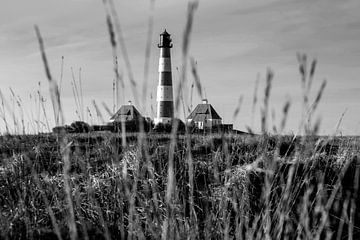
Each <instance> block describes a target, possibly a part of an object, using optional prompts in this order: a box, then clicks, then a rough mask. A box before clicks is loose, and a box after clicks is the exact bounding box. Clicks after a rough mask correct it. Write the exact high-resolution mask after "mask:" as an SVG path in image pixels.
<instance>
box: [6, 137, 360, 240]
mask: <svg viewBox="0 0 360 240" xmlns="http://www.w3.org/2000/svg"><path fill="white" fill-rule="evenodd" d="M64 138H65V139H66V141H67V146H66V149H62V148H61V144H60V142H59V141H58V140H59V139H58V136H56V135H52V134H45V135H29V136H3V137H1V139H0V141H1V144H0V146H1V148H0V156H1V163H0V166H1V168H0V188H1V189H0V206H1V207H0V228H1V229H2V231H1V238H3V239H50V238H58V239H70V238H72V239H76V238H78V237H79V238H81V239H124V238H129V239H133V238H136V239H137V238H140V239H160V238H163V239H173V238H176V239H185V238H186V239H187V238H189V239H205V238H208V239H223V238H224V239H233V238H235V239H358V238H359V237H360V211H359V207H360V206H359V205H360V195H359V191H358V186H359V180H360V178H359V175H360V159H359V157H358V156H359V154H360V142H359V139H358V138H348V137H344V138H334V139H328V138H321V137H307V138H295V139H294V138H293V137H291V136H283V137H279V136H276V137H270V136H231V135H223V136H221V135H217V136H215V135H214V136H209V135H208V136H203V135H197V136H177V137H176V139H175V140H176V141H174V139H172V136H171V135H148V136H141V137H139V138H137V136H135V135H133V136H128V137H127V139H126V145H125V144H123V142H122V140H123V138H122V137H121V136H119V135H116V134H112V133H98V134H72V135H66V136H64ZM139 141H142V144H141V145H140V144H139ZM61 151H63V152H61ZM64 151H65V152H64ZM172 152H173V154H172ZM64 156H65V158H64ZM67 164H69V166H66V165H67ZM170 164H171V165H172V166H169V165H170Z"/></svg>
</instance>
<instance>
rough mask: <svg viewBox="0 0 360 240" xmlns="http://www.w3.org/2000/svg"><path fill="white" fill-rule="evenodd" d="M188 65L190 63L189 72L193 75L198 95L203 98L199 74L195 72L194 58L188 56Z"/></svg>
mask: <svg viewBox="0 0 360 240" xmlns="http://www.w3.org/2000/svg"><path fill="white" fill-rule="evenodd" d="M190 65H191V73H192V75H193V77H194V81H195V85H196V89H197V91H198V94H199V96H200V97H201V98H202V99H203V94H202V86H201V82H200V77H199V74H198V72H197V62H196V61H195V60H194V58H190Z"/></svg>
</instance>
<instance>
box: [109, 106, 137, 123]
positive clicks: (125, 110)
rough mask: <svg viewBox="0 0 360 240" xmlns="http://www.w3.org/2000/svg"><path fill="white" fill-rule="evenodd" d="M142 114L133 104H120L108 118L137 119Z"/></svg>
mask: <svg viewBox="0 0 360 240" xmlns="http://www.w3.org/2000/svg"><path fill="white" fill-rule="evenodd" d="M141 117H142V116H141V114H140V113H139V111H138V110H137V109H136V108H135V107H134V105H122V106H121V107H120V109H119V110H118V111H117V112H116V113H115V114H114V115H113V116H112V117H111V118H110V120H116V121H131V120H138V119H140V118H141Z"/></svg>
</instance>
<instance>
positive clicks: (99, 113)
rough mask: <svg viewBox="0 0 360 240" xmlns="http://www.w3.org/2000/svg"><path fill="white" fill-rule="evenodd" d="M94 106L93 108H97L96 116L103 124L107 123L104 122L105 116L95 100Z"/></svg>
mask: <svg viewBox="0 0 360 240" xmlns="http://www.w3.org/2000/svg"><path fill="white" fill-rule="evenodd" d="M92 104H93V106H94V108H95V111H96V115H97V117H98V119H100V120H101V123H105V120H104V118H103V116H102V113H101V111H100V109H99V107H98V105H97V104H96V102H95V100H93V101H92Z"/></svg>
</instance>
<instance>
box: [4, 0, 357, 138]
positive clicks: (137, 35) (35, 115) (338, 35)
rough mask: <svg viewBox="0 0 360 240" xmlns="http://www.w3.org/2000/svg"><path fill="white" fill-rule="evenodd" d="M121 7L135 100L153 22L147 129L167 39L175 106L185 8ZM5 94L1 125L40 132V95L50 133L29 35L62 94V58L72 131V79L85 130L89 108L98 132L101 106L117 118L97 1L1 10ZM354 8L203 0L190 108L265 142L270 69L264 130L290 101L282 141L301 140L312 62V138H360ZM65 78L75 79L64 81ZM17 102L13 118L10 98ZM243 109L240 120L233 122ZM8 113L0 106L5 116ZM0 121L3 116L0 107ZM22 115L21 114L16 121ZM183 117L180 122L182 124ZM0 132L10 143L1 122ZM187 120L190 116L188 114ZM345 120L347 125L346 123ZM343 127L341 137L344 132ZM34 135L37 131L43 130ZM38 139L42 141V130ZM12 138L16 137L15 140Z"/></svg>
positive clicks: (132, 3)
mask: <svg viewBox="0 0 360 240" xmlns="http://www.w3.org/2000/svg"><path fill="white" fill-rule="evenodd" d="M154 3H155V4H154V10H153V11H151V10H150V9H151V8H150V1H140V0H123V1H116V10H117V12H118V16H119V20H120V24H121V27H122V31H123V34H124V40H125V44H126V47H127V52H128V54H129V59H130V62H131V66H132V70H133V72H134V77H135V80H136V82H137V86H138V91H139V92H141V91H142V84H143V78H144V62H145V48H146V42H147V31H148V21H149V16H151V15H152V14H153V17H154V27H153V34H152V38H151V55H150V59H149V77H148V87H147V94H146V96H145V100H146V102H145V103H142V102H141V103H139V104H138V105H141V106H136V107H137V108H138V109H140V110H141V111H142V113H143V114H144V115H146V116H150V117H154V116H155V114H154V109H156V102H155V99H156V86H157V84H158V72H157V70H158V58H159V49H158V48H157V43H158V40H159V34H160V33H161V32H162V31H163V30H164V29H165V28H166V29H167V31H168V32H169V33H170V34H171V35H172V39H173V44H174V47H173V48H172V52H171V54H172V71H173V84H174V95H175V96H177V94H178V92H179V91H177V87H176V86H177V85H178V82H179V75H180V73H179V71H180V70H179V69H181V64H182V61H181V59H182V50H181V46H182V37H183V32H184V29H185V24H186V12H187V6H188V3H189V2H188V1H176V0H172V1H171V0H155V1H154ZM0 6H1V7H0V90H1V92H2V95H3V96H4V99H5V101H6V102H7V103H6V104H7V105H8V106H9V108H11V109H13V111H12V113H11V111H9V110H7V112H6V114H5V117H6V120H7V122H12V121H13V119H12V114H14V115H16V116H17V117H16V118H18V119H21V116H22V114H23V115H24V118H25V120H26V121H27V122H29V123H26V124H25V125H26V129H27V131H29V132H31V131H36V130H38V129H39V127H38V126H37V125H36V124H34V122H36V121H37V120H40V121H39V122H44V124H43V125H41V126H42V127H40V128H41V129H43V128H45V125H46V124H45V122H46V121H45V115H44V113H43V111H42V108H41V107H40V106H39V104H38V102H37V100H36V97H35V96H36V94H37V91H38V90H39V83H40V92H41V94H42V95H43V96H44V99H45V103H44V108H45V109H46V119H48V121H49V125H50V127H53V126H54V120H53V112H52V108H51V101H50V98H49V94H48V92H49V86H48V82H47V79H46V75H45V72H44V66H43V63H42V60H41V57H40V53H39V46H38V42H37V39H36V35H35V31H34V25H35V24H36V25H37V26H38V27H39V28H40V31H41V34H42V36H43V38H44V44H45V50H46V54H47V56H48V60H49V64H50V70H51V73H52V75H53V76H54V78H55V79H56V80H57V81H58V83H60V78H61V77H60V76H61V65H62V64H61V63H62V60H61V59H62V57H64V64H63V78H62V82H61V100H62V105H63V109H64V115H65V122H66V123H67V124H69V123H71V122H72V121H75V120H78V116H77V114H76V109H77V107H76V103H75V97H74V94H73V90H72V85H71V82H72V79H73V78H72V71H73V72H74V75H75V78H76V79H78V75H79V69H80V68H81V79H82V93H83V94H82V95H83V99H84V100H83V101H84V106H85V107H84V108H86V106H88V107H89V109H90V113H91V114H92V115H91V117H90V115H89V114H86V111H85V114H84V115H85V117H84V120H86V121H88V122H90V123H94V124H95V123H100V122H99V121H100V119H98V118H97V117H96V114H95V110H94V107H93V105H92V101H93V100H94V101H96V103H97V104H98V106H99V108H100V110H101V112H102V114H103V118H104V119H105V121H107V120H108V119H109V116H108V114H107V112H106V111H105V109H104V108H103V107H102V103H103V102H104V103H106V105H108V106H109V108H110V109H111V111H113V102H114V101H113V88H112V84H113V79H114V72H113V60H112V49H111V44H110V41H109V34H108V30H107V25H106V15H105V10H104V6H103V3H102V1H101V0H64V1H55V0H32V1H26V0H0ZM359 12H360V2H359V1H358V0H343V1H338V0H327V1H325V0H311V1H310V0H257V1H252V0H224V1H218V0H206V1H205V0H202V1H201V0H200V1H199V6H198V8H197V10H196V12H195V16H194V22H193V27H192V32H191V42H190V49H189V57H192V58H194V59H195V60H196V62H197V71H198V74H199V76H200V80H201V84H202V86H203V90H204V91H203V92H204V93H205V94H204V96H199V95H198V93H197V91H194V92H193V95H194V96H193V100H192V101H193V102H192V105H193V107H195V106H196V104H198V103H200V102H201V98H203V97H206V98H207V99H208V101H209V103H211V104H212V105H213V106H214V108H215V109H216V111H217V112H218V113H219V115H220V116H222V118H223V122H224V123H233V124H234V127H235V128H237V129H239V130H246V128H247V127H251V128H252V129H253V131H255V132H259V131H260V129H261V128H260V109H261V106H262V105H263V96H264V88H265V83H266V72H267V69H271V70H272V71H273V72H274V79H273V82H272V89H271V95H270V111H269V119H270V121H269V129H270V130H271V129H272V126H277V127H278V126H279V125H280V122H281V119H282V116H283V113H282V108H283V106H284V104H285V102H286V101H290V102H291V105H290V110H289V117H288V120H287V124H286V128H285V131H284V133H295V134H296V133H299V126H300V120H301V116H302V114H301V113H302V88H301V77H300V74H299V70H298V68H299V66H298V61H297V58H296V54H297V53H304V54H307V56H308V60H309V61H310V60H312V59H317V63H318V64H317V68H316V72H315V77H314V81H313V85H312V90H311V94H310V102H312V101H314V99H315V97H316V94H317V92H318V90H319V88H320V85H321V83H322V81H323V80H325V79H326V81H327V85H326V88H325V91H324V94H323V95H322V99H321V102H320V104H319V106H318V108H317V110H316V112H315V113H314V114H313V116H312V122H316V121H317V119H319V120H320V121H321V125H320V131H319V134H335V133H337V134H344V135H359V134H360V82H359V81H360V79H359V76H360V45H359V40H360V15H359ZM118 57H119V69H120V72H121V73H123V76H124V81H125V89H124V91H121V93H120V94H121V96H120V97H119V99H120V104H127V102H128V101H129V100H130V101H132V102H133V103H134V102H135V100H134V97H133V95H132V91H131V88H130V84H129V79H128V77H127V76H128V75H127V69H126V67H125V64H124V61H123V55H122V53H121V51H118ZM71 69H72V70H71ZM256 79H259V87H258V93H257V96H258V103H257V105H256V106H255V111H253V97H254V89H255V85H256V84H255V83H256ZM192 82H193V77H192V75H191V73H190V72H188V74H187V85H186V87H185V89H184V96H185V97H184V98H185V99H184V102H185V104H186V105H187V106H190V102H191V101H190V98H191V87H190V86H191V83H192ZM10 88H11V89H12V91H13V92H14V93H15V95H16V96H18V97H20V98H21V106H22V107H21V108H19V107H17V106H16V103H15V102H14V98H13V97H12V93H11V90H10ZM241 97H242V99H243V101H242V104H241V108H240V112H239V114H238V115H237V116H236V117H234V111H235V109H236V107H237V105H238V102H239V98H241ZM6 104H5V105H6ZM0 109H2V107H0ZM20 109H22V110H20ZM183 112H184V111H183V110H182V109H181V110H180V112H179V117H180V118H184V113H183ZM0 114H1V117H2V119H0V132H1V133H3V132H4V131H5V124H4V119H3V116H4V114H3V111H2V110H1V111H0ZM185 115H187V113H186V114H185ZM342 115H343V118H341V116H342ZM340 120H341V123H340V125H339V127H337V125H338V123H339V121H340ZM39 126H40V125H39ZM41 129H40V130H41ZM13 130H15V128H13Z"/></svg>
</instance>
